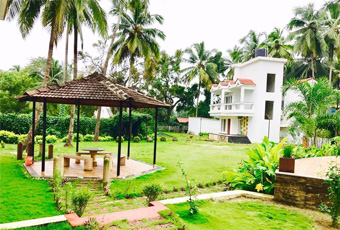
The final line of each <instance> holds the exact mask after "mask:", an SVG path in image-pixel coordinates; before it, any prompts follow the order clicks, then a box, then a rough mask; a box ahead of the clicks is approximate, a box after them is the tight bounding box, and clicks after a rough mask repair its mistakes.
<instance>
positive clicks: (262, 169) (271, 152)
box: [223, 137, 287, 194]
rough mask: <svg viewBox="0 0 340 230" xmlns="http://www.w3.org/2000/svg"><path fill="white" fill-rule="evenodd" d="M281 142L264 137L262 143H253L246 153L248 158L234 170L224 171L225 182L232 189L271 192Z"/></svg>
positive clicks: (280, 150)
mask: <svg viewBox="0 0 340 230" xmlns="http://www.w3.org/2000/svg"><path fill="white" fill-rule="evenodd" d="M286 140H287V138H285V139H283V140H282V141H281V143H279V144H276V143H274V142H270V141H269V139H268V137H264V139H263V142H262V144H258V143H255V146H256V147H255V148H250V149H249V150H248V151H247V152H246V154H247V155H248V157H249V159H248V160H244V161H243V162H242V163H240V164H239V165H238V167H237V169H236V170H235V171H234V172H224V173H223V175H224V177H225V181H226V183H229V184H230V186H231V187H232V188H234V189H243V190H248V191H255V190H257V191H258V192H260V191H263V192H264V193H267V194H268V193H271V192H272V190H273V188H274V185H275V171H276V169H277V168H278V166H279V160H280V156H281V154H282V146H283V144H284V143H285V142H286Z"/></svg>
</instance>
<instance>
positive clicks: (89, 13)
mask: <svg viewBox="0 0 340 230" xmlns="http://www.w3.org/2000/svg"><path fill="white" fill-rule="evenodd" d="M67 13H68V14H67V23H68V25H69V26H70V28H73V36H74V42H73V44H74V47H73V80H75V79H77V74H78V35H80V37H81V39H82V40H83V36H82V26H83V25H84V24H86V25H88V26H89V27H90V28H91V29H92V30H93V31H94V30H95V29H97V30H98V31H99V33H100V34H101V35H102V36H105V35H106V32H107V21H106V14H105V11H104V10H103V9H102V8H101V6H100V5H99V3H98V1H97V0H70V1H69V10H68V12H67ZM66 52H67V51H66ZM74 114H75V105H72V106H71V118H70V125H69V132H68V135H67V140H66V143H65V145H64V146H65V147H68V146H72V138H73V130H74Z"/></svg>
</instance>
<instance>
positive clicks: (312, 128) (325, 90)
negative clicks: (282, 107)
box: [284, 79, 334, 144]
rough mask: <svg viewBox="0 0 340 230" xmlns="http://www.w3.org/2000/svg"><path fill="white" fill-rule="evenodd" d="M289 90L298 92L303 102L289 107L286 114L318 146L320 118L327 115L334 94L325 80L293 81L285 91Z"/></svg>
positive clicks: (287, 85) (286, 86) (294, 103)
mask: <svg viewBox="0 0 340 230" xmlns="http://www.w3.org/2000/svg"><path fill="white" fill-rule="evenodd" d="M288 88H290V89H293V90H296V91H297V92H298V93H299V94H300V97H301V101H298V102H292V103H291V104H289V105H287V107H286V111H285V113H286V114H288V119H291V118H294V125H296V126H297V127H300V128H301V130H302V131H303V132H304V134H305V135H306V136H308V137H314V144H316V134H317V130H318V122H317V121H318V120H319V118H318V117H320V116H323V115H325V114H326V111H327V109H328V107H329V106H330V101H332V100H333V97H334V92H333V90H332V88H330V87H329V85H328V82H327V80H325V79H320V80H318V82H317V83H309V82H299V81H291V82H289V83H287V84H286V85H285V87H284V91H286V90H287V89H288Z"/></svg>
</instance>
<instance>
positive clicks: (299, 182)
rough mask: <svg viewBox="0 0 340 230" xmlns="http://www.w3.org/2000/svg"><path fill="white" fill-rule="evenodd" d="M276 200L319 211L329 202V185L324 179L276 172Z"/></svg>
mask: <svg viewBox="0 0 340 230" xmlns="http://www.w3.org/2000/svg"><path fill="white" fill-rule="evenodd" d="M274 190H275V191H274V200H276V201H279V202H282V203H284V204H288V205H294V206H297V207H299V208H310V209H318V208H319V205H320V203H321V202H326V203H327V201H328V196H327V194H328V191H327V184H326V183H325V181H324V179H323V178H318V177H307V176H300V175H296V174H293V173H284V172H279V171H277V172H276V179H275V189H274Z"/></svg>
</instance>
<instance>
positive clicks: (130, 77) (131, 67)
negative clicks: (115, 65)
mask: <svg viewBox="0 0 340 230" xmlns="http://www.w3.org/2000/svg"><path fill="white" fill-rule="evenodd" d="M134 65H135V58H134V57H131V59H130V71H129V78H128V81H127V87H130V86H131V79H132V73H133V66H134Z"/></svg>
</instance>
